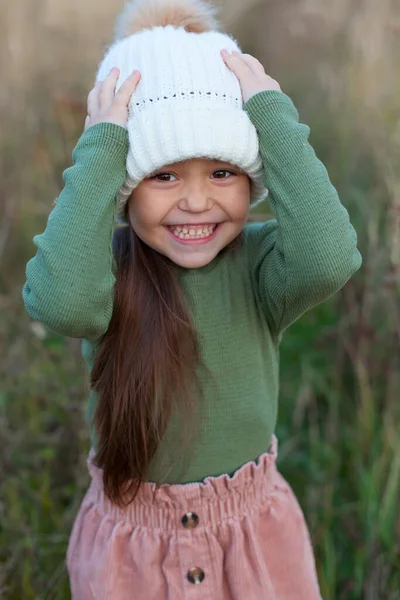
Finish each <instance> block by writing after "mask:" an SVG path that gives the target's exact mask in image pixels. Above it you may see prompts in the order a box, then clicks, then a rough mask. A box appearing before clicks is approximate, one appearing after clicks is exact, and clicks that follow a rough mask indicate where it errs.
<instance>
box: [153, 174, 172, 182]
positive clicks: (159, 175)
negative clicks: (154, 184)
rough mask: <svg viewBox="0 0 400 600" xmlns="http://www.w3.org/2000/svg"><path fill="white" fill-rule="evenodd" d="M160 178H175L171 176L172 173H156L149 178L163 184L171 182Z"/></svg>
mask: <svg viewBox="0 0 400 600" xmlns="http://www.w3.org/2000/svg"><path fill="white" fill-rule="evenodd" d="M162 177H175V175H172V173H157V175H154V177H150V179H157V181H161V182H164V183H169V182H170V181H172V180H171V179H161V178H162Z"/></svg>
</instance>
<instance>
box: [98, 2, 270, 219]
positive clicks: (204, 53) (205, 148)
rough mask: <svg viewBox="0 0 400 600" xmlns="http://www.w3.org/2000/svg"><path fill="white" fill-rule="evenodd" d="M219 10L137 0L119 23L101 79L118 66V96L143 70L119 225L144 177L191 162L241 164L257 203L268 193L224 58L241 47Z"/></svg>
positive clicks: (131, 117)
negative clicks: (225, 26) (225, 27)
mask: <svg viewBox="0 0 400 600" xmlns="http://www.w3.org/2000/svg"><path fill="white" fill-rule="evenodd" d="M215 13H216V9H215V8H214V7H212V6H211V5H209V4H208V3H207V2H205V1H203V0H130V1H129V2H128V3H127V4H126V6H125V8H124V9H123V11H122V13H121V14H120V16H119V17H118V18H117V24H116V38H115V41H114V43H113V45H112V46H111V47H110V48H109V49H108V50H107V52H106V54H105V56H104V58H103V60H102V62H101V63H100V66H99V69H98V72H97V76H96V80H99V79H105V77H107V75H108V73H109V71H110V69H111V68H112V67H118V68H119V70H120V77H119V80H118V83H117V86H116V92H118V89H119V87H120V86H121V85H122V84H123V82H124V81H125V80H126V79H127V78H128V77H129V75H130V74H131V73H132V71H133V69H138V70H139V71H140V73H141V80H140V82H139V85H138V87H137V88H136V90H135V93H134V94H133V96H132V98H131V101H130V103H129V107H128V122H127V125H126V127H127V131H128V135H129V150H128V156H127V160H126V171H127V174H126V179H125V182H124V184H123V185H122V187H121V189H120V190H119V193H118V211H117V219H118V220H119V221H120V222H126V206H127V202H128V199H129V197H130V195H131V193H132V191H133V190H134V189H135V188H136V187H137V186H138V185H139V184H140V182H141V181H142V180H143V179H144V178H146V177H148V176H149V175H151V174H152V173H153V172H154V171H156V170H157V169H160V168H162V167H163V166H165V165H169V164H173V163H174V162H180V161H183V160H188V159H190V158H210V159H215V160H222V161H225V162H229V163H231V164H234V165H236V166H238V167H240V168H241V169H242V170H243V171H245V172H246V173H247V175H248V176H249V177H250V179H251V184H252V185H251V199H250V200H251V204H252V205H255V204H258V203H259V202H260V201H262V200H263V199H264V198H265V197H266V195H267V193H268V192H267V190H266V188H265V186H264V183H263V168H262V160H261V157H260V154H259V146H258V136H257V131H256V129H255V127H254V125H253V124H252V122H251V121H250V118H249V116H248V114H247V112H246V111H244V110H243V101H242V93H241V89H240V84H239V81H238V79H237V77H236V75H234V74H233V73H232V71H231V70H230V69H229V68H228V67H227V66H226V65H225V63H224V61H223V59H222V57H221V56H220V50H221V49H222V48H226V49H227V50H230V51H232V50H237V51H238V52H240V47H239V45H238V43H237V42H236V40H235V39H233V37H232V36H230V35H228V34H226V33H222V32H220V31H218V30H217V28H218V27H219V23H218V22H217V21H216V19H215Z"/></svg>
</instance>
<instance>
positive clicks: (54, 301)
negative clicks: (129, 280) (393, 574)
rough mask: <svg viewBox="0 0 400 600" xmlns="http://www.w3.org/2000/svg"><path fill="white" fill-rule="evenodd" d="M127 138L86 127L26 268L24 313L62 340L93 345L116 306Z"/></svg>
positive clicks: (119, 130)
mask: <svg viewBox="0 0 400 600" xmlns="http://www.w3.org/2000/svg"><path fill="white" fill-rule="evenodd" d="M127 152H128V134H127V131H126V130H125V129H124V128H123V127H120V126H119V125H115V124H112V123H104V122H103V123H99V124H96V125H94V126H93V127H89V128H88V129H87V130H86V131H85V132H84V134H83V135H82V136H81V138H80V139H79V141H78V144H77V145H76V147H75V149H74V151H73V154H72V159H73V166H72V167H70V168H68V169H66V170H65V171H64V173H63V179H64V181H65V187H64V189H63V190H62V192H61V194H60V195H59V197H58V199H57V201H56V205H55V208H54V209H53V211H52V212H51V213H50V216H49V218H48V222H47V226H46V229H45V231H44V233H42V234H41V235H37V236H35V237H34V238H33V241H34V243H35V245H36V246H37V248H38V251H37V253H36V256H35V257H34V258H32V259H31V260H30V261H29V262H28V264H27V267H26V283H25V285H24V288H23V292H22V295H23V299H24V303H25V307H26V309H27V311H28V313H29V314H30V316H31V317H32V318H33V319H36V320H38V321H41V322H42V323H44V324H45V325H47V326H48V327H50V328H51V329H54V330H56V331H59V332H60V333H63V334H64V335H67V336H70V337H77V338H87V339H90V340H94V339H97V338H99V337H100V336H101V335H103V334H104V333H105V331H106V330H107V327H108V323H109V320H110V318H111V313H112V306H113V287H114V282H115V279H114V275H113V269H112V234H113V227H114V218H115V211H116V194H117V192H118V190H119V189H120V187H121V185H122V184H123V182H124V179H125V162H126V155H127Z"/></svg>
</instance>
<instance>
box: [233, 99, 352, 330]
mask: <svg viewBox="0 0 400 600" xmlns="http://www.w3.org/2000/svg"><path fill="white" fill-rule="evenodd" d="M245 110H246V111H247V112H248V114H249V116H250V118H251V120H252V122H253V124H254V126H255V127H256V129H257V132H258V136H259V141H260V154H261V156H262V160H263V164H264V173H265V185H266V187H267V188H268V190H269V202H270V206H271V208H272V210H273V212H274V215H275V216H276V220H272V221H269V222H267V223H262V224H260V223H257V224H254V225H251V226H250V227H249V228H248V231H247V235H248V238H247V239H248V248H249V255H250V260H251V269H252V272H253V277H254V281H255V285H256V288H257V291H258V294H259V296H260V299H261V302H262V305H263V308H264V312H265V314H266V317H267V319H268V322H269V325H270V328H271V331H272V333H273V334H274V335H275V336H279V335H280V334H281V333H282V332H283V330H284V329H286V328H287V327H288V326H289V325H290V324H291V323H293V322H294V321H295V320H296V319H297V318H299V317H300V316H301V315H302V314H303V313H304V312H306V311H307V310H309V309H310V308H312V307H313V306H316V305H317V304H319V303H320V302H322V301H324V300H326V299H327V298H329V297H330V296H332V295H333V294H334V293H335V292H337V291H338V290H340V289H341V288H342V287H343V286H344V285H345V283H346V282H347V281H348V280H349V279H350V277H351V276H352V275H353V274H354V273H355V272H356V271H357V270H358V269H359V268H360V266H361V263H362V258H361V255H360V253H359V251H358V250H357V236H356V232H355V230H354V228H353V227H352V225H351V223H350V220H349V214H348V212H347V210H346V208H345V207H344V206H343V205H342V204H341V202H340V200H339V197H338V194H337V192H336V190H335V188H334V187H333V185H332V184H331V182H330V180H329V176H328V173H327V171H326V168H325V167H324V165H323V164H322V162H321V161H320V160H319V159H318V158H317V157H316V155H315V152H314V150H313V148H312V147H311V145H310V144H309V142H308V137H309V134H310V129H309V127H308V126H307V125H303V124H301V123H299V119H298V113H297V110H296V108H295V107H294V105H293V103H292V101H291V100H290V98H289V97H288V96H286V95H285V94H283V93H282V92H280V91H276V90H275V91H274V90H269V91H262V92H261V93H257V94H255V95H254V96H252V97H251V98H250V99H249V101H248V102H247V103H246V104H245Z"/></svg>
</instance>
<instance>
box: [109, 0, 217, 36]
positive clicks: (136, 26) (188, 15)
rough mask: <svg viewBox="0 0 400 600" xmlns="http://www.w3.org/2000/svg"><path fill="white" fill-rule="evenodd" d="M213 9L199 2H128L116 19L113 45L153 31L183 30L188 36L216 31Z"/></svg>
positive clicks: (185, 0) (158, 0)
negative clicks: (143, 32) (178, 28)
mask: <svg viewBox="0 0 400 600" xmlns="http://www.w3.org/2000/svg"><path fill="white" fill-rule="evenodd" d="M216 13H217V9H216V8H215V7H214V6H211V4H208V3H207V2H203V0H130V2H127V3H126V5H125V8H124V9H123V11H122V12H121V14H120V15H119V17H118V18H117V22H116V27H115V41H118V40H121V39H123V38H126V37H128V36H130V35H134V34H135V33H138V32H139V31H142V30H143V29H152V28H153V27H166V26H167V25H172V26H173V27H183V28H184V29H185V31H187V32H191V33H203V32H204V31H218V30H219V28H220V24H219V22H218V20H217V19H216V18H215V15H216Z"/></svg>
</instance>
